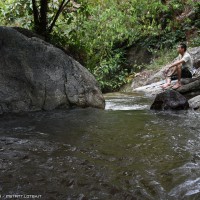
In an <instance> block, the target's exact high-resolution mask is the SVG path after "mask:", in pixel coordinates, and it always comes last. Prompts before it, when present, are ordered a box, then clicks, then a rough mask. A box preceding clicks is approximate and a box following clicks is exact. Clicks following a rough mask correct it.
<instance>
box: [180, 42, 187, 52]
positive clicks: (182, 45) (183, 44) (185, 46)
mask: <svg viewBox="0 0 200 200" xmlns="http://www.w3.org/2000/svg"><path fill="white" fill-rule="evenodd" d="M180 47H181V48H182V49H184V51H186V50H187V45H186V44H185V43H180Z"/></svg>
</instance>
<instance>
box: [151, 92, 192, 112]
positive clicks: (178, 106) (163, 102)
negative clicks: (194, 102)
mask: <svg viewBox="0 0 200 200" xmlns="http://www.w3.org/2000/svg"><path fill="white" fill-rule="evenodd" d="M188 108H189V103H188V101H187V99H186V98H185V97H184V96H183V95H181V94H180V93H179V92H177V91H174V90H167V91H165V92H162V93H160V94H158V95H157V96H156V98H155V100H154V102H153V104H152V105H151V108H150V109H151V110H186V109H188Z"/></svg>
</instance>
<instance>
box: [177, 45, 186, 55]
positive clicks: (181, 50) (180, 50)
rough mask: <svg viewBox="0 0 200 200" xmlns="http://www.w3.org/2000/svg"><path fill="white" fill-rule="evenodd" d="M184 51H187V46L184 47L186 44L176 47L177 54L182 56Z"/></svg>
mask: <svg viewBox="0 0 200 200" xmlns="http://www.w3.org/2000/svg"><path fill="white" fill-rule="evenodd" d="M186 50H187V45H186V44H184V43H180V44H179V45H178V52H179V53H180V54H184V53H185V52H186Z"/></svg>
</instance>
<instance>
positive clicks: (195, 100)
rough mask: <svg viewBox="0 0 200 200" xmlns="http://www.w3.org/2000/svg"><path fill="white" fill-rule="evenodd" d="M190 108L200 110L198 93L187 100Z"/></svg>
mask: <svg viewBox="0 0 200 200" xmlns="http://www.w3.org/2000/svg"><path fill="white" fill-rule="evenodd" d="M188 103H189V106H190V108H192V109H194V110H197V109H198V110H200V95H198V96H196V97H193V98H192V99H189V101H188Z"/></svg>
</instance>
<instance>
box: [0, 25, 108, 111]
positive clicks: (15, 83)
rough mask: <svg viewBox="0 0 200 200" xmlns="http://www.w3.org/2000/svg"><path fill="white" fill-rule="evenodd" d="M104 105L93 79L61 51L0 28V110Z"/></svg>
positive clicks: (13, 31)
mask: <svg viewBox="0 0 200 200" xmlns="http://www.w3.org/2000/svg"><path fill="white" fill-rule="evenodd" d="M71 106H79V107H96V108H104V107H105V101H104V98H103V95H102V93H101V91H100V89H99V87H98V84H97V82H96V80H95V78H94V77H93V76H92V75H91V74H90V73H89V72H88V70H87V69H85V68H84V67H83V66H81V65H80V64H79V63H78V62H76V61H75V60H73V59H72V58H71V57H69V56H67V55H66V54H65V53H64V52H63V51H62V50H60V49H58V48H56V47H54V46H53V45H51V44H49V43H46V42H44V41H43V40H41V39H39V38H36V37H32V38H28V37H26V36H25V35H23V34H21V33H19V32H18V31H17V30H15V29H13V28H8V27H0V112H1V113H3V112H19V111H35V110H52V109H55V108H69V107H71Z"/></svg>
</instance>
